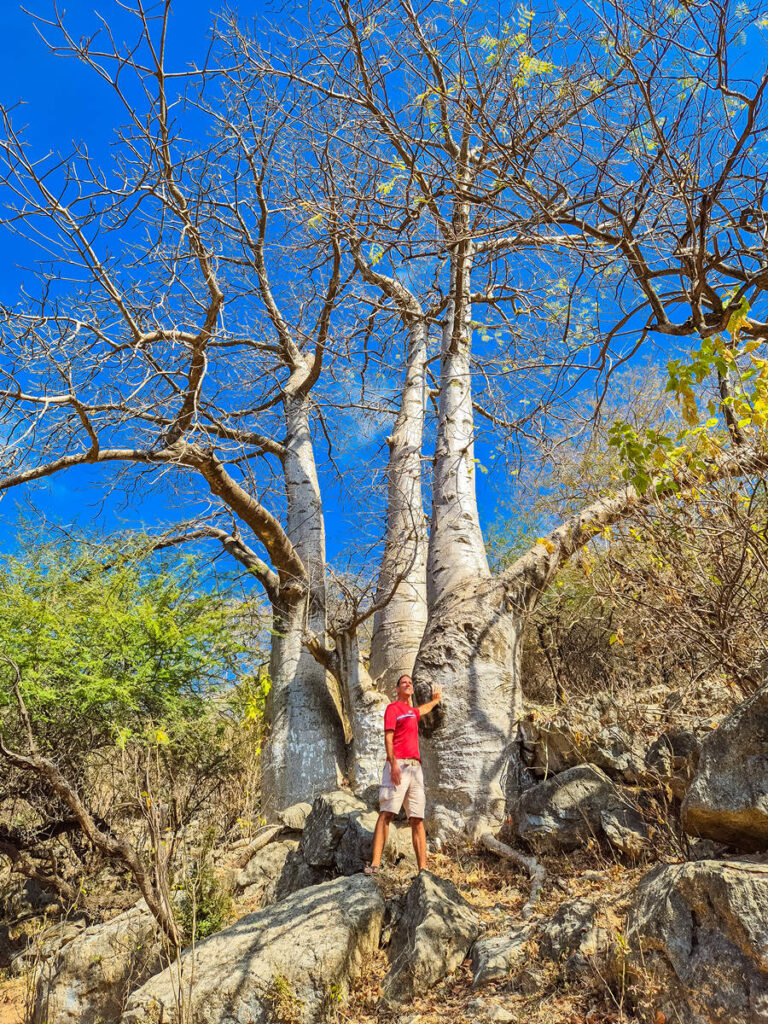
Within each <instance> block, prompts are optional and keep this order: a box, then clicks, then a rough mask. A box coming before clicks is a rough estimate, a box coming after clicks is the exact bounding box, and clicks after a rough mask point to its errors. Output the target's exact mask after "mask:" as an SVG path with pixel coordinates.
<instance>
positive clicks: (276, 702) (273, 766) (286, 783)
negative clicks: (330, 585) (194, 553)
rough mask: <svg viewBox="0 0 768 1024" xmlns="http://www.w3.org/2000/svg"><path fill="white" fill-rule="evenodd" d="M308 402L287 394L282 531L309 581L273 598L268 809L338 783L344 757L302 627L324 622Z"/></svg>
mask: <svg viewBox="0 0 768 1024" xmlns="http://www.w3.org/2000/svg"><path fill="white" fill-rule="evenodd" d="M308 405H309V403H308V400H307V398H306V397H305V396H303V395H298V396H290V395H287V396H286V398H285V399H284V408H285V419H286V426H287V440H286V454H285V455H284V457H283V470H284V474H285V488H286V496H287V505H288V508H287V530H286V532H287V534H288V537H289V538H290V540H291V542H292V544H293V545H294V547H295V549H296V552H297V554H298V555H299V557H300V558H301V561H302V562H303V564H304V566H305V568H306V571H307V574H308V577H309V582H308V586H307V588H306V591H305V593H304V595H303V596H301V597H299V598H296V599H294V598H290V599H288V600H285V601H278V602H277V603H276V605H275V606H274V610H273V627H272V628H273V634H272V653H271V659H270V670H271V674H272V689H271V691H270V694H269V699H268V702H267V717H268V721H269V730H270V731H269V735H268V737H267V740H266V742H265V745H264V754H263V784H262V794H263V802H264V805H265V807H266V809H267V810H268V811H274V810H278V809H280V808H281V807H286V806H288V805H290V804H292V803H296V802H297V801H300V800H311V799H312V797H313V796H315V795H316V794H317V793H321V792H327V791H328V790H331V789H335V788H336V787H337V786H338V784H339V782H340V780H341V779H342V777H343V775H344V766H345V759H346V754H345V748H344V735H343V731H342V727H341V722H340V720H339V715H338V710H337V708H336V706H335V704H334V700H333V696H332V691H331V688H330V687H329V684H328V681H327V679H326V670H325V668H324V667H323V666H322V665H320V664H318V662H317V661H316V660H315V659H314V658H313V657H312V655H311V654H310V653H309V651H307V650H306V649H305V648H304V646H303V642H302V641H303V636H304V633H305V631H307V632H309V633H311V634H313V635H315V636H319V637H324V636H325V627H326V621H325V615H326V611H325V527H324V523H323V507H322V501H321V498H320V487H319V484H318V479H317V471H316V467H315V459H314V452H313V449H312V437H311V434H310V429H309V409H308Z"/></svg>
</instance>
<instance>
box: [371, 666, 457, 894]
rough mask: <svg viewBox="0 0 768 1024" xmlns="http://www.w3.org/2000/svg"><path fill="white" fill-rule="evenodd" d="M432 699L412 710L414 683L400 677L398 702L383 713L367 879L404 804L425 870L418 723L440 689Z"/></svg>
mask: <svg viewBox="0 0 768 1024" xmlns="http://www.w3.org/2000/svg"><path fill="white" fill-rule="evenodd" d="M432 693H433V698H432V700H430V701H428V702H427V703H426V704H422V705H421V706H420V707H412V706H411V699H412V697H413V681H412V679H411V677H410V676H400V678H399V679H398V681H397V700H395V702H394V703H393V704H389V705H388V706H387V708H386V710H385V712H384V746H385V747H386V751H387V763H386V764H385V765H384V775H383V777H382V780H381V789H380V790H379V808H380V812H379V819H378V821H377V822H376V828H375V830H374V833H373V853H372V855H371V863H370V864H369V865H368V866H367V867H366V868H365V873H366V874H367V875H376V874H378V872H379V867H380V866H381V855H382V852H383V850H384V845H385V843H386V841H387V836H388V834H389V823H390V821H392V819H393V818H394V816H395V815H396V814H397V813H398V812H399V811H400V808H401V807H402V806H403V801H405V813H406V814H407V815H408V819H409V821H410V823H411V839H412V840H413V849H414V851H415V853H416V863H417V865H418V867H419V871H423V870H424V868H426V866H427V834H426V832H425V831H424V804H425V799H424V776H423V774H422V771H421V755H420V753H419V720H420V718H421V716H422V715H426V714H427V713H428V712H429V711H431V710H432V708H433V707H435V705H436V704H439V703H440V700H441V698H442V695H443V694H442V688H441V687H439V686H435V687H434V688H433V690H432Z"/></svg>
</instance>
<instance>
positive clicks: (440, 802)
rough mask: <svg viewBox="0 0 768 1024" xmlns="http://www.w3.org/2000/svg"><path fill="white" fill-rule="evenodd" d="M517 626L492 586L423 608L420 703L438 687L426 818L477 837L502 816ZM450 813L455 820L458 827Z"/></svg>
mask: <svg viewBox="0 0 768 1024" xmlns="http://www.w3.org/2000/svg"><path fill="white" fill-rule="evenodd" d="M521 642H522V620H521V619H520V618H519V617H516V616H512V615H510V614H509V613H508V609H507V606H506V602H505V592H504V589H503V587H501V586H500V585H499V584H498V583H497V582H496V581H494V580H489V579H483V580H476V581H473V582H472V581H468V582H465V583H464V584H462V585H460V586H458V587H457V588H456V589H455V590H454V591H453V592H452V593H450V594H448V595H447V596H446V597H444V599H443V600H442V602H441V603H440V604H439V605H438V606H436V607H433V608H432V609H431V610H430V618H429V623H428V625H427V631H426V633H425V635H424V640H423V642H422V645H421V649H420V651H419V656H418V658H417V660H416V668H415V676H416V679H417V683H418V687H419V700H420V701H421V700H423V699H426V697H427V694H428V688H431V687H432V686H434V685H435V684H437V683H439V684H440V685H441V686H442V687H443V701H442V703H441V704H440V705H439V708H438V709H437V710H436V711H435V712H432V715H431V716H430V717H433V716H434V717H435V718H436V720H437V728H436V729H435V731H434V732H433V733H432V734H431V735H430V736H429V737H428V739H427V741H426V742H427V745H428V747H429V751H430V757H429V761H430V767H431V772H430V779H429V795H430V803H431V807H432V811H431V815H430V816H431V817H433V818H434V819H435V821H436V822H437V823H438V824H446V823H448V824H450V827H452V828H456V827H459V828H462V829H463V830H466V831H468V832H470V833H472V834H475V835H478V834H481V833H482V832H484V831H486V830H487V829H488V828H489V827H490V828H493V827H495V826H496V825H498V824H499V823H500V822H501V821H502V819H503V815H504V808H505V796H504V781H505V775H506V772H507V769H508V765H509V762H510V758H511V757H513V755H514V751H515V746H514V738H515V723H516V721H517V720H518V719H519V717H520V714H521V710H522V709H521V692H522V691H521V681H520V661H521ZM456 813H458V815H459V816H460V820H459V821H458V822H457V820H456Z"/></svg>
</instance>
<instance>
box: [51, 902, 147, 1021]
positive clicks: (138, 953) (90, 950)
mask: <svg viewBox="0 0 768 1024" xmlns="http://www.w3.org/2000/svg"><path fill="white" fill-rule="evenodd" d="M162 963H163V961H162V943H161V941H160V938H159V935H158V929H157V924H156V922H155V919H154V917H153V916H152V914H151V913H150V912H149V909H148V908H147V905H146V903H144V901H143V900H142V901H141V902H140V903H139V904H137V906H135V907H133V908H132V909H131V910H126V911H124V912H123V913H122V914H119V915H118V916H117V917H114V918H113V919H112V920H111V921H109V922H107V923H106V924H98V925H93V926H92V927H90V928H86V930H85V931H84V932H81V933H80V935H78V936H77V937H76V938H74V939H72V941H71V942H68V943H67V944H66V945H65V946H63V947H62V948H61V950H60V951H59V953H58V955H57V956H56V957H55V958H54V959H53V960H52V961H50V962H48V963H44V964H43V967H42V969H41V971H40V973H39V975H38V979H37V986H36V989H35V1005H34V1009H33V1011H32V1024H115V1022H117V1021H119V1020H120V1015H121V1014H122V1012H123V1007H124V1005H125V1000H126V998H127V997H128V994H129V993H130V992H131V991H132V990H133V989H134V988H136V987H137V986H138V985H141V984H142V983H143V982H144V981H146V980H147V978H149V977H151V976H152V975H153V974H154V973H155V972H156V971H159V970H160V968H161V967H162Z"/></svg>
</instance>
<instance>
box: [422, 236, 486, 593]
mask: <svg viewBox="0 0 768 1024" xmlns="http://www.w3.org/2000/svg"><path fill="white" fill-rule="evenodd" d="M470 259H471V254H470V253H469V252H467V253H466V255H465V256H464V258H463V259H462V260H460V261H459V260H457V259H454V261H453V263H454V269H453V271H452V274H451V277H452V296H451V301H450V303H449V305H448V312H447V317H446V323H445V326H444V329H443V345H442V354H441V365H440V409H439V423H438V433H437V444H436V448H435V468H434V480H433V495H432V525H431V531H430V536H429V555H428V566H427V597H428V603H429V607H430V609H432V608H433V607H436V606H437V605H438V604H440V603H441V601H442V600H443V599H444V598H445V596H446V595H447V594H449V593H451V592H452V591H453V590H455V589H456V587H458V586H460V585H462V584H463V583H465V582H466V581H467V580H477V579H479V578H484V577H488V576H490V570H489V568H488V559H487V558H486V554H485V545H484V543H483V535H482V532H481V530H480V520H479V517H478V512H477V496H476V492H475V477H476V463H475V449H474V421H473V414H472V379H471V375H470V354H471V345H472V327H471V321H472V307H471V304H470V301H469V295H470Z"/></svg>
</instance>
